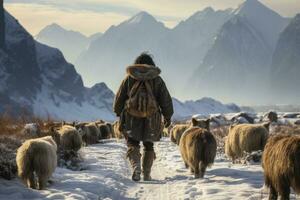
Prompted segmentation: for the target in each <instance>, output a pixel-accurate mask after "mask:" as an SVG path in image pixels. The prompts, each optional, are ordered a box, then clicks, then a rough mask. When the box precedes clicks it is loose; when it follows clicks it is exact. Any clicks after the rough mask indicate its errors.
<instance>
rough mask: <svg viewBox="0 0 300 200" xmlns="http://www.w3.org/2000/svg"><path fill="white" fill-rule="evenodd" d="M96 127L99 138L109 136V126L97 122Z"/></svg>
mask: <svg viewBox="0 0 300 200" xmlns="http://www.w3.org/2000/svg"><path fill="white" fill-rule="evenodd" d="M97 127H98V129H99V133H100V134H99V139H100V140H101V139H108V138H110V137H111V130H110V128H109V127H108V126H107V124H106V123H103V124H98V125H97Z"/></svg>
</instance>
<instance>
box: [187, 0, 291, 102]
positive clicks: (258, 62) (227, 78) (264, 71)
mask: <svg viewBox="0 0 300 200" xmlns="http://www.w3.org/2000/svg"><path fill="white" fill-rule="evenodd" d="M233 13H234V15H233V16H232V17H231V18H230V19H229V20H228V21H227V22H226V23H225V24H224V25H223V26H222V28H221V29H220V31H219V33H218V34H217V37H216V39H215V41H214V44H213V46H212V47H211V49H210V50H209V51H208V52H207V53H206V55H205V57H204V59H203V61H202V62H200V63H201V64H200V66H199V68H198V69H197V70H196V72H195V73H194V75H193V78H192V79H193V80H194V90H193V93H194V95H197V94H198V93H196V92H195V91H196V90H197V91H201V94H202V95H204V96H212V97H214V98H218V99H222V100H225V101H233V100H236V99H239V101H240V102H243V103H253V102H254V101H255V102H256V103H260V102H263V101H265V99H266V96H265V95H266V91H267V89H268V86H269V73H270V64H271V59H272V54H273V51H274V47H275V45H276V41H277V40H278V37H279V34H280V32H281V31H282V30H283V29H284V28H285V27H286V25H287V23H288V19H285V18H283V17H281V16H280V15H278V14H277V13H275V12H274V11H272V10H270V9H269V8H267V7H266V6H264V5H263V4H262V3H260V2H259V1H258V0H247V1H245V2H244V3H243V4H242V5H240V6H239V8H237V9H236V10H235V11H234V12H233ZM254 96H255V97H256V98H255V99H253V97H254ZM225 98H226V99H225Z"/></svg>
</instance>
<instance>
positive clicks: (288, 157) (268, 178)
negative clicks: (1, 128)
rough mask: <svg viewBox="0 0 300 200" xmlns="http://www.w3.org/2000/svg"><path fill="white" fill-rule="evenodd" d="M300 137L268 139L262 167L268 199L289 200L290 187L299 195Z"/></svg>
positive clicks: (273, 137) (286, 136) (278, 136)
mask: <svg viewBox="0 0 300 200" xmlns="http://www.w3.org/2000/svg"><path fill="white" fill-rule="evenodd" d="M299 153H300V137H299V136H296V135H287V134H280V135H275V136H272V137H270V138H269V140H268V142H267V144H266V146H265V150H264V152H263V159H262V167H263V169H264V179H265V185H266V186H267V187H269V188H270V195H269V199H274V200H276V199H277V198H278V195H280V196H281V199H289V196H290V187H292V188H293V190H294V191H295V193H297V194H299V193H300V170H299V169H300V157H299Z"/></svg>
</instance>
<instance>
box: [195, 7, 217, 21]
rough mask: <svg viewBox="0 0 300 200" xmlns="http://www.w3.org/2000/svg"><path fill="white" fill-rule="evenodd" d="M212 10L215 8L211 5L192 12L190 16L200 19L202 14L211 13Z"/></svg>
mask: <svg viewBox="0 0 300 200" xmlns="http://www.w3.org/2000/svg"><path fill="white" fill-rule="evenodd" d="M214 12H215V10H214V9H213V8H212V7H206V8H204V9H203V10H201V11H198V12H196V13H195V14H193V15H192V16H191V17H190V18H191V19H196V20H198V19H202V18H203V17H204V16H207V15H211V14H212V13H214Z"/></svg>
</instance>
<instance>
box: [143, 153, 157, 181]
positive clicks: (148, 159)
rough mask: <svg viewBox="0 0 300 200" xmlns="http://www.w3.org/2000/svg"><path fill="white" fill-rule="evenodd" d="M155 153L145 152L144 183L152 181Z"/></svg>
mask: <svg viewBox="0 0 300 200" xmlns="http://www.w3.org/2000/svg"><path fill="white" fill-rule="evenodd" d="M155 158H156V156H155V152H154V151H144V155H143V176H144V181H151V176H150V174H151V167H152V164H153V161H154V160H155Z"/></svg>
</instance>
